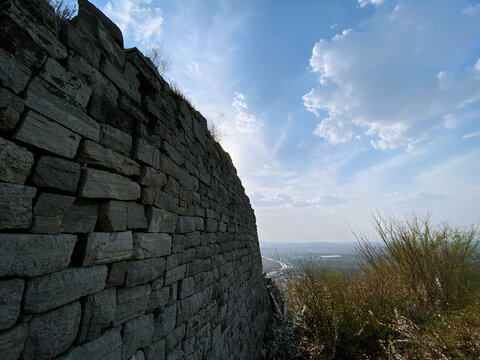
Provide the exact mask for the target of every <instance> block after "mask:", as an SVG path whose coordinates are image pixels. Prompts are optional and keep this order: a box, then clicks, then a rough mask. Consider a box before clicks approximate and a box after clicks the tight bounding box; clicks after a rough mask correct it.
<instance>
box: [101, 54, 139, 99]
mask: <svg viewBox="0 0 480 360" xmlns="http://www.w3.org/2000/svg"><path fill="white" fill-rule="evenodd" d="M100 71H102V73H104V74H105V75H106V76H107V77H108V78H109V79H110V81H111V82H112V83H114V84H115V85H116V86H117V88H119V89H120V91H121V92H122V93H123V94H125V95H127V96H128V97H129V98H130V99H132V100H133V101H135V102H136V103H137V104H139V103H140V99H141V95H140V92H138V91H136V90H137V89H138V85H139V84H137V89H134V85H135V84H132V83H128V82H127V80H126V79H125V78H124V77H123V74H122V73H120V71H119V70H118V69H117V68H116V67H115V66H114V65H113V64H112V63H111V62H110V61H108V60H107V59H103V61H102V62H101V64H100ZM137 82H138V80H137Z"/></svg>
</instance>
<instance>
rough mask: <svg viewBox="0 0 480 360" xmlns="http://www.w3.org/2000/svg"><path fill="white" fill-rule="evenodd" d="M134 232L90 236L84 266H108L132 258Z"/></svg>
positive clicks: (91, 234)
mask: <svg viewBox="0 0 480 360" xmlns="http://www.w3.org/2000/svg"><path fill="white" fill-rule="evenodd" d="M132 247H133V239H132V232H131V231H125V232H117V233H100V232H94V233H90V234H88V237H87V243H86V248H85V256H84V259H83V266H89V265H98V264H107V263H112V262H115V261H120V260H125V259H129V258H130V257H131V256H132Z"/></svg>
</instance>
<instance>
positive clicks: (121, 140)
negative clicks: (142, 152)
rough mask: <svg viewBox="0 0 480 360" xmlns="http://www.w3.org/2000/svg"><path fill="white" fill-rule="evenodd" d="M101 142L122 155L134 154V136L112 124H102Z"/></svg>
mask: <svg viewBox="0 0 480 360" xmlns="http://www.w3.org/2000/svg"><path fill="white" fill-rule="evenodd" d="M100 143H101V144H102V145H104V146H106V147H108V148H110V149H112V150H113V151H116V152H118V153H120V154H122V155H125V156H129V157H130V156H131V155H132V151H133V139H132V137H131V136H130V135H128V134H125V133H124V132H123V131H121V130H118V129H116V128H114V127H112V126H110V125H107V124H100Z"/></svg>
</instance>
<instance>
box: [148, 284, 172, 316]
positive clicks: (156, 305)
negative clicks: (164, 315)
mask: <svg viewBox="0 0 480 360" xmlns="http://www.w3.org/2000/svg"><path fill="white" fill-rule="evenodd" d="M169 298H170V289H169V287H168V286H165V287H163V278H160V279H158V280H155V281H154V282H153V285H152V293H151V294H150V302H149V303H148V308H147V311H155V312H157V311H159V310H160V311H161V309H163V308H164V307H165V305H167V303H168V301H169Z"/></svg>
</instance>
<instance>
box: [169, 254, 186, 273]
mask: <svg viewBox="0 0 480 360" xmlns="http://www.w3.org/2000/svg"><path fill="white" fill-rule="evenodd" d="M181 262H182V254H172V255H170V256H169V257H168V258H167V270H170V269H173V268H174V267H176V266H178V265H180V263H181Z"/></svg>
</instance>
